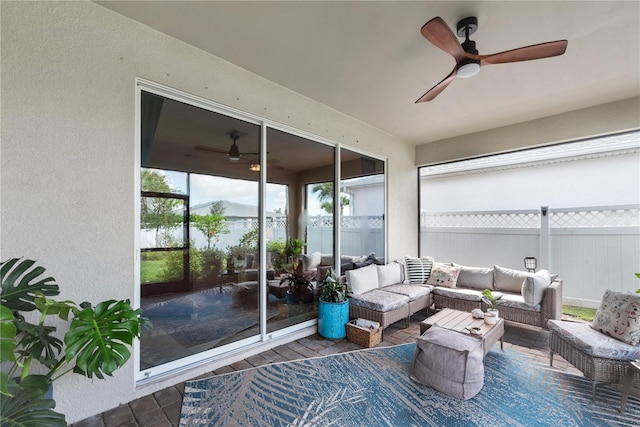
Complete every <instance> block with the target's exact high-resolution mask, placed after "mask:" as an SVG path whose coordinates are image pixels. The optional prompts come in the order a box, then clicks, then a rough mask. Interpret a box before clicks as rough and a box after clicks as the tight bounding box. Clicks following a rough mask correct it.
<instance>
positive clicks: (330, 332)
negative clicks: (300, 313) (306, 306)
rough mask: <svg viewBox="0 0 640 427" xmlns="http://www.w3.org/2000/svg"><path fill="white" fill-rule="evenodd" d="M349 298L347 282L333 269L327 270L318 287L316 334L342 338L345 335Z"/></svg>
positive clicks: (330, 337) (349, 292)
mask: <svg viewBox="0 0 640 427" xmlns="http://www.w3.org/2000/svg"><path fill="white" fill-rule="evenodd" d="M349 298H351V291H350V290H349V289H348V288H347V284H346V283H345V282H343V281H341V280H340V278H338V277H337V276H336V274H335V273H334V271H333V270H329V271H327V275H326V277H325V278H324V280H323V281H322V285H321V287H320V301H319V303H318V334H320V335H321V336H323V337H325V338H329V339H342V338H345V337H346V336H347V329H346V324H347V322H349Z"/></svg>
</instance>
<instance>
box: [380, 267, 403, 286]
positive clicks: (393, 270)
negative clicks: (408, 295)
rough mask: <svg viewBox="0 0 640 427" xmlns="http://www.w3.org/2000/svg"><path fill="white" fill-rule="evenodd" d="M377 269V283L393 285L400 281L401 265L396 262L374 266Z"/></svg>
mask: <svg viewBox="0 0 640 427" xmlns="http://www.w3.org/2000/svg"><path fill="white" fill-rule="evenodd" d="M376 269H377V270H378V285H379V286H380V287H381V288H382V287H383V286H389V285H395V284H397V283H402V266H401V265H400V264H398V263H397V262H392V263H389V264H387V265H378V266H376Z"/></svg>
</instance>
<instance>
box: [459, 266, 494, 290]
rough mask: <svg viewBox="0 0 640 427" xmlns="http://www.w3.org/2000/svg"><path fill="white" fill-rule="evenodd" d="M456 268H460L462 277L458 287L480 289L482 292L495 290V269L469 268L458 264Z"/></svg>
mask: <svg viewBox="0 0 640 427" xmlns="http://www.w3.org/2000/svg"><path fill="white" fill-rule="evenodd" d="M454 266H455V267H460V275H459V276H458V283H457V284H456V286H461V287H464V288H471V289H479V290H481V291H483V290H485V289H491V290H493V268H483V267H467V266H464V265H457V264H454Z"/></svg>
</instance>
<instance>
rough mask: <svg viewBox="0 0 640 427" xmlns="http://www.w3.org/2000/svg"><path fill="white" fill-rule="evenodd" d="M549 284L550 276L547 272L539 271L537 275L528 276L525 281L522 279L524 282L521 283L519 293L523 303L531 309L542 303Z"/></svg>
mask: <svg viewBox="0 0 640 427" xmlns="http://www.w3.org/2000/svg"><path fill="white" fill-rule="evenodd" d="M550 284H551V275H550V274H549V272H548V271H547V270H540V271H538V272H537V273H533V274H529V275H528V276H527V277H526V279H524V282H522V288H521V291H520V293H521V294H522V297H523V298H524V302H525V303H527V304H528V305H530V306H532V307H535V306H536V305H539V304H540V303H542V299H543V298H544V291H546V290H547V288H548V287H549V285H550Z"/></svg>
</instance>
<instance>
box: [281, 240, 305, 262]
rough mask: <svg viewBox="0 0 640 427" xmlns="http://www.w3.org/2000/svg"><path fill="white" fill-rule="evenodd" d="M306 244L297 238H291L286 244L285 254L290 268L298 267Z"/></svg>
mask: <svg viewBox="0 0 640 427" xmlns="http://www.w3.org/2000/svg"><path fill="white" fill-rule="evenodd" d="M304 244H305V243H304V240H302V239H298V238H296V237H289V238H288V239H287V241H286V242H285V244H284V252H283V254H284V257H285V260H286V262H287V264H288V267H289V268H295V267H296V265H297V261H298V257H299V256H300V254H301V253H302V248H303V246H304Z"/></svg>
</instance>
